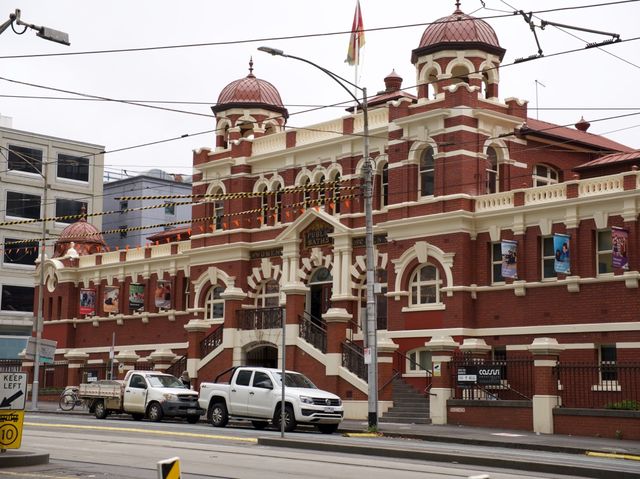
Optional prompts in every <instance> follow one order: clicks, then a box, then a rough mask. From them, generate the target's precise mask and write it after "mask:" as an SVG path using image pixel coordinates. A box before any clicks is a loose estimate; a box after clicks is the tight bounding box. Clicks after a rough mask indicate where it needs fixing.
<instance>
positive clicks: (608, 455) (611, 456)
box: [586, 451, 640, 461]
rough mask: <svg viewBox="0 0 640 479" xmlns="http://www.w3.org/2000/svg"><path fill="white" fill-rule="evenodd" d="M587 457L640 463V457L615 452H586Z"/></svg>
mask: <svg viewBox="0 0 640 479" xmlns="http://www.w3.org/2000/svg"><path fill="white" fill-rule="evenodd" d="M586 454H587V456H591V457H606V458H609V459H627V460H629V461H640V456H634V455H633V454H619V453H615V452H595V451H587V452H586Z"/></svg>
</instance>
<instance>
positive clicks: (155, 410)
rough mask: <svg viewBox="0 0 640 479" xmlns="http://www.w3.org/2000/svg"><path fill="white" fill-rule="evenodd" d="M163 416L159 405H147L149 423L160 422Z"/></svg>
mask: <svg viewBox="0 0 640 479" xmlns="http://www.w3.org/2000/svg"><path fill="white" fill-rule="evenodd" d="M163 415H164V414H163V412H162V406H160V404H159V403H157V402H153V403H151V404H149V409H147V417H148V418H149V420H150V421H153V422H160V421H162V416H163Z"/></svg>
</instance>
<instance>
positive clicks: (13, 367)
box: [0, 359, 22, 373]
mask: <svg viewBox="0 0 640 479" xmlns="http://www.w3.org/2000/svg"><path fill="white" fill-rule="evenodd" d="M20 371H22V361H21V360H20V359H0V372H3V373H17V372H20Z"/></svg>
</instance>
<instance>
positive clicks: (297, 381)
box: [276, 373, 318, 389]
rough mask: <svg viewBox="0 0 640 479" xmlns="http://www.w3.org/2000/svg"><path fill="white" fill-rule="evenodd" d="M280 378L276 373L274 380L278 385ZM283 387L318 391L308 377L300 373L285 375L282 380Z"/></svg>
mask: <svg viewBox="0 0 640 479" xmlns="http://www.w3.org/2000/svg"><path fill="white" fill-rule="evenodd" d="M281 378H282V373H276V379H277V380H278V383H280V384H281V382H280V380H281ZM284 385H285V386H287V387H290V388H307V389H318V388H317V387H316V385H315V384H313V383H312V382H311V380H310V379H309V378H308V377H306V376H305V375H304V374H300V373H286V374H285V378H284Z"/></svg>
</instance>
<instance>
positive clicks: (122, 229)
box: [120, 225, 127, 238]
mask: <svg viewBox="0 0 640 479" xmlns="http://www.w3.org/2000/svg"><path fill="white" fill-rule="evenodd" d="M126 237H127V225H120V238H126Z"/></svg>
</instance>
